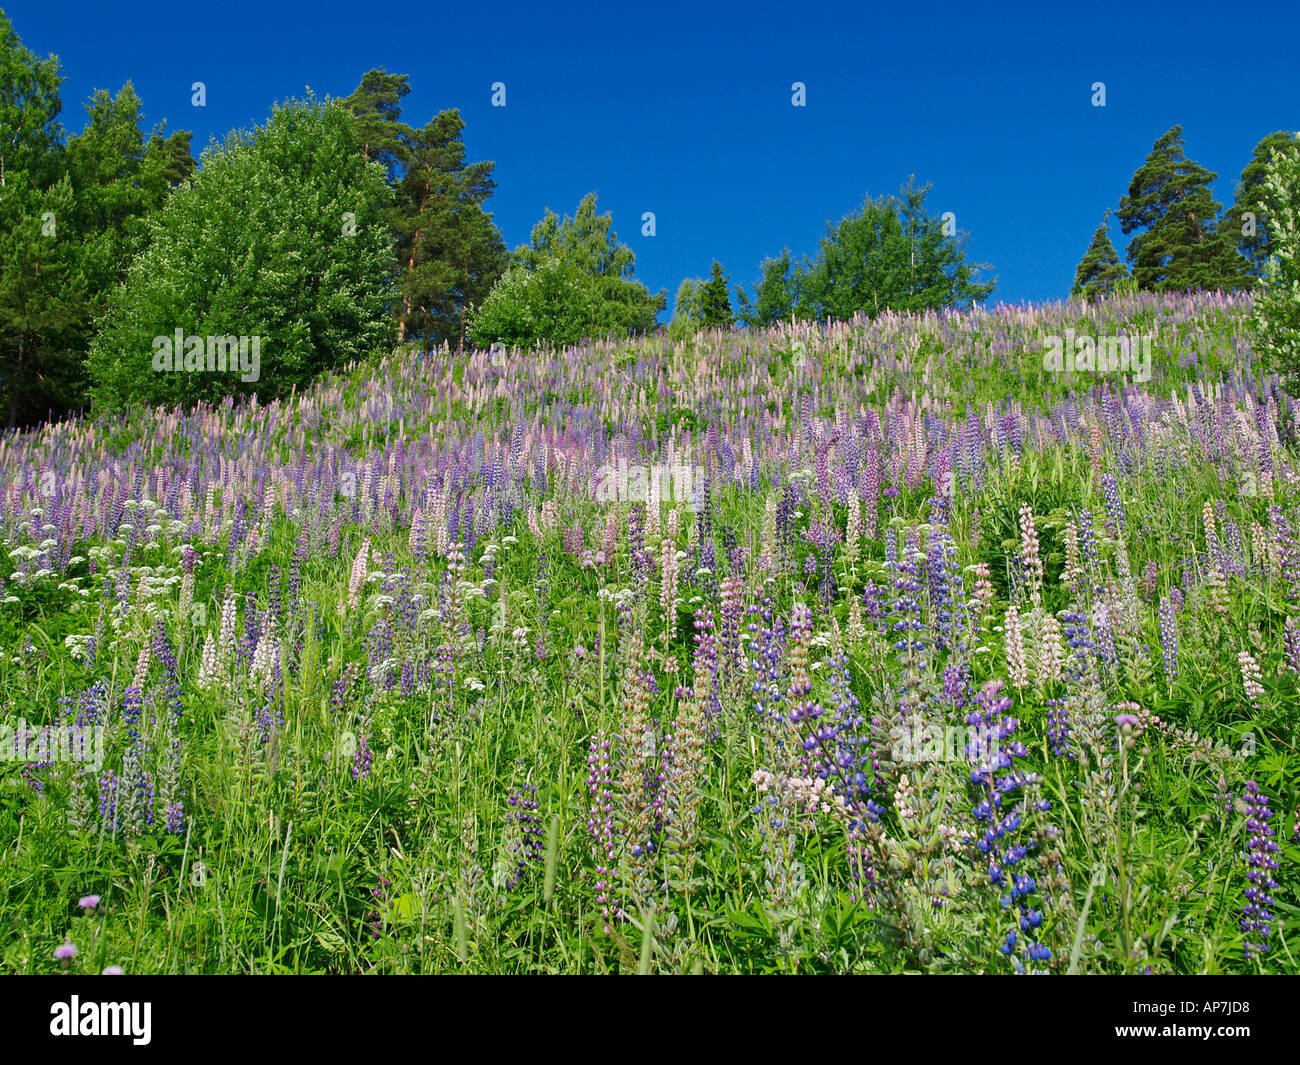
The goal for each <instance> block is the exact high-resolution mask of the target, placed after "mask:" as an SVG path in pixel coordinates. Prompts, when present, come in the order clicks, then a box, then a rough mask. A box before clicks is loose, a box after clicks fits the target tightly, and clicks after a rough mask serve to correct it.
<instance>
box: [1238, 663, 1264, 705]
mask: <svg viewBox="0 0 1300 1065" xmlns="http://www.w3.org/2000/svg"><path fill="white" fill-rule="evenodd" d="M1237 661H1238V662H1239V663H1240V665H1241V683H1242V686H1243V687H1244V688H1245V689H1246V697H1247V698H1248V699H1249V700H1250V701H1251V705H1258V703H1259V698H1260V696H1262V695H1263V694H1264V686H1263V685H1262V684H1260V681H1261V680H1263V678H1264V674H1263V673H1262V672H1261V671H1260V668H1259V663H1258V662H1256V661H1255V656H1254V655H1252V654H1251V653H1250V652H1249V651H1239V652H1238V653H1237Z"/></svg>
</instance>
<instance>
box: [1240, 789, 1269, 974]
mask: <svg viewBox="0 0 1300 1065" xmlns="http://www.w3.org/2000/svg"><path fill="white" fill-rule="evenodd" d="M1242 799H1243V801H1244V802H1245V805H1246V811H1247V812H1246V833H1247V840H1246V846H1247V849H1248V857H1247V862H1248V864H1249V866H1250V870H1249V872H1247V873H1246V879H1247V880H1249V881H1250V886H1249V887H1248V888H1246V891H1245V898H1246V905H1245V906H1243V907H1242V910H1241V930H1242V932H1244V933H1245V934H1246V942H1245V946H1244V952H1245V955H1246V960H1247V961H1250V960H1251V959H1252V958H1258V957H1260V956H1261V955H1264V954H1267V953H1268V952H1269V944H1268V940H1269V935H1270V933H1271V931H1272V924H1273V911H1272V909H1271V908H1270V907H1272V906H1275V905H1276V904H1277V903H1276V900H1275V899H1274V898H1273V896H1272V894H1271V892H1273V891H1276V890H1277V881H1276V880H1274V879H1273V870H1274V869H1276V868H1277V859H1275V858H1274V857H1273V855H1275V854H1276V853H1277V844H1276V843H1274V842H1273V829H1272V826H1270V825H1269V821H1271V820H1272V818H1273V811H1272V810H1271V809H1270V808H1269V803H1268V796H1267V795H1265V794H1264V793H1263V792H1262V791H1260V790H1259V785H1258V784H1256V783H1255V781H1253V780H1248V781H1246V791H1245V794H1244V795H1243V796H1242ZM1252 937H1253V938H1252Z"/></svg>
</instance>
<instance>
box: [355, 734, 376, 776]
mask: <svg viewBox="0 0 1300 1065" xmlns="http://www.w3.org/2000/svg"><path fill="white" fill-rule="evenodd" d="M370 761H371V756H370V737H368V736H364V735H363V736H362V737H361V742H360V743H358V744H357V749H356V751H355V752H354V753H353V755H352V779H353V780H360V779H361V778H362V777H368V776H370Z"/></svg>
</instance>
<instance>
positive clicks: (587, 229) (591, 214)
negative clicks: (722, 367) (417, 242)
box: [469, 192, 668, 347]
mask: <svg viewBox="0 0 1300 1065" xmlns="http://www.w3.org/2000/svg"><path fill="white" fill-rule="evenodd" d="M612 225H613V218H612V217H611V216H610V215H609V214H608V213H606V214H603V215H598V214H596V194H595V193H594V192H593V193H588V194H587V195H586V196H584V197H583V199H582V202H581V203H580V204H579V205H578V210H577V213H576V214H575V215H574V217H572V218H570V217H569V216H567V215H566V216H565V217H564V219H563V221H561V220H560V219H559V218H558V217H557V216H556V215H555V213H554V212H553V211H551V210H549V209H548V210H547V211H546V214H545V216H544V217H543V218H542V220H541V221H540V222H538V223H537V224H536V225H535V226H534V227H533V232H532V242H531V244H527V245H521V246H520V247H519V248H517V249H516V250H515V252H514V255H513V259H514V262H513V264H512V266H511V267H510V269H509V270H507V271H506V274H505V276H503V277H502V278H501V280H500V281H498V282H497V283H496V285H495V286H494V287H493V289H492V291H491V292H490V293H489V294H488V297H487V299H486V300H484V302H483V304H482V306H480V307H479V308H478V310H477V311H476V313H475V314H474V316H473V319H472V321H471V323H470V328H469V335H470V337H471V338H472V339H473V340H474V342H475V343H476V344H480V345H486V344H492V343H496V342H500V343H505V344H520V345H523V346H526V347H532V346H535V345H537V344H540V343H542V342H549V343H551V344H572V343H574V342H575V341H577V340H578V339H580V338H582V337H591V338H594V337H598V336H606V335H619V336H626V335H627V334H628V333H644V332H647V331H649V330H651V329H653V328H654V326H655V321H656V317H657V316H658V314H659V312H660V311H662V310H663V309H664V308H665V307H666V306H667V302H668V296H667V293H666V292H660V293H659V294H658V295H657V296H652V295H651V294H650V292H649V291H648V290H647V289H646V287H645V286H644V285H643V284H641V283H640V282H639V281H634V280H632V275H633V272H634V270H635V265H636V255H635V254H634V253H633V251H632V249H631V248H629V247H628V246H627V245H626V244H620V243H619V242H618V234H617V233H615V232H614V231H613V229H612Z"/></svg>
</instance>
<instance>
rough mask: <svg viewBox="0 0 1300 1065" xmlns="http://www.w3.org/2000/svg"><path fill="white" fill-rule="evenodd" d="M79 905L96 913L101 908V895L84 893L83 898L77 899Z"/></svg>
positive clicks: (87, 911)
mask: <svg viewBox="0 0 1300 1065" xmlns="http://www.w3.org/2000/svg"><path fill="white" fill-rule="evenodd" d="M77 905H78V906H80V907H81V908H82V909H83V910H85V911H86V913H94V912H95V911H96V910H97V909H99V896H98V895H82V896H81V898H80V899H78V900H77Z"/></svg>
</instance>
